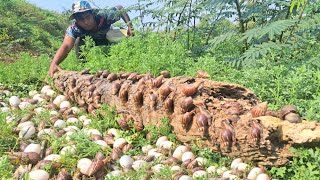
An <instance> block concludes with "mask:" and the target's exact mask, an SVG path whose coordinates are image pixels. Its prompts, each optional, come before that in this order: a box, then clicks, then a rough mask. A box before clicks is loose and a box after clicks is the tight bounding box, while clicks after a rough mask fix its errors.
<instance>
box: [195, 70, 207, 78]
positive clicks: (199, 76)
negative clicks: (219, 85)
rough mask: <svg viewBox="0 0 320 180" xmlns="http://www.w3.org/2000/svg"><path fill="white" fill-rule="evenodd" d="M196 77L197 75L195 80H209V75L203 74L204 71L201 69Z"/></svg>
mask: <svg viewBox="0 0 320 180" xmlns="http://www.w3.org/2000/svg"><path fill="white" fill-rule="evenodd" d="M196 75H197V78H204V79H208V78H209V74H208V73H207V72H205V71H204V70H202V69H199V70H198V71H197V72H196Z"/></svg>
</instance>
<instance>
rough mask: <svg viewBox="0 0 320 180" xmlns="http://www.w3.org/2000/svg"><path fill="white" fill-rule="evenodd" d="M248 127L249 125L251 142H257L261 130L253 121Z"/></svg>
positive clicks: (260, 135) (261, 132)
mask: <svg viewBox="0 0 320 180" xmlns="http://www.w3.org/2000/svg"><path fill="white" fill-rule="evenodd" d="M250 125H251V132H250V133H251V138H252V139H253V141H255V142H258V141H259V140H260V139H261V137H262V134H263V128H262V127H261V125H260V124H259V123H258V122H257V121H256V120H255V119H253V120H252V121H251V123H250Z"/></svg>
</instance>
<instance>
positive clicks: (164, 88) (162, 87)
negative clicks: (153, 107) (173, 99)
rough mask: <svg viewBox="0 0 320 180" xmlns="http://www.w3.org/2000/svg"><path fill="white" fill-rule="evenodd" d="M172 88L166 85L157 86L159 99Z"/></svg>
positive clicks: (163, 97) (165, 95) (164, 96)
mask: <svg viewBox="0 0 320 180" xmlns="http://www.w3.org/2000/svg"><path fill="white" fill-rule="evenodd" d="M172 91H174V89H173V88H172V87H170V86H168V85H165V86H161V87H160V88H159V94H160V99H162V100H164V99H165V98H166V97H167V96H168V95H169V94H170V93H171V92H172Z"/></svg>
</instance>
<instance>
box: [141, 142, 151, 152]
mask: <svg viewBox="0 0 320 180" xmlns="http://www.w3.org/2000/svg"><path fill="white" fill-rule="evenodd" d="M150 149H152V146H151V145H150V144H148V145H145V146H142V148H141V150H142V152H143V153H145V154H147V153H148V151H149V150H150Z"/></svg>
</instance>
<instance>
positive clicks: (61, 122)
mask: <svg viewBox="0 0 320 180" xmlns="http://www.w3.org/2000/svg"><path fill="white" fill-rule="evenodd" d="M53 127H56V128H65V127H66V122H65V121H64V120H62V119H58V120H57V121H56V122H55V123H54V125H53Z"/></svg>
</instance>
